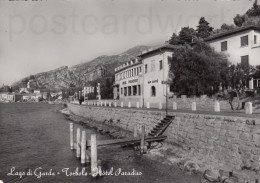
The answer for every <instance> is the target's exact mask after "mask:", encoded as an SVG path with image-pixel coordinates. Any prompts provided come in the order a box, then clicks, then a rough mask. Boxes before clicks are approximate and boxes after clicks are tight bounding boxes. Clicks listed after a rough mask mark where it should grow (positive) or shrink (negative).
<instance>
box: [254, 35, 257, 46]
mask: <svg viewBox="0 0 260 183" xmlns="http://www.w3.org/2000/svg"><path fill="white" fill-rule="evenodd" d="M254 44H257V36H256V35H254Z"/></svg>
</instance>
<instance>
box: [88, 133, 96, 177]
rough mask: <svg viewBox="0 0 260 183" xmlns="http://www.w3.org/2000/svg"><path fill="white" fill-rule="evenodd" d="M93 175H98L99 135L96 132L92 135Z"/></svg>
mask: <svg viewBox="0 0 260 183" xmlns="http://www.w3.org/2000/svg"><path fill="white" fill-rule="evenodd" d="M90 142H91V175H92V177H96V176H97V171H98V169H97V136H96V134H92V135H91V140H90Z"/></svg>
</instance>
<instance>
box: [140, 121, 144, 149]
mask: <svg viewBox="0 0 260 183" xmlns="http://www.w3.org/2000/svg"><path fill="white" fill-rule="evenodd" d="M144 137H145V126H144V125H142V134H141V148H140V150H141V153H144Z"/></svg>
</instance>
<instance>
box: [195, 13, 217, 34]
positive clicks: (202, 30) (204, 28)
mask: <svg viewBox="0 0 260 183" xmlns="http://www.w3.org/2000/svg"><path fill="white" fill-rule="evenodd" d="M196 31H197V36H198V37H200V38H203V39H205V38H207V37H209V36H210V34H211V33H212V31H213V27H211V26H209V23H208V22H207V21H206V20H205V18H204V17H201V18H200V20H199V25H198V26H197V29H196Z"/></svg>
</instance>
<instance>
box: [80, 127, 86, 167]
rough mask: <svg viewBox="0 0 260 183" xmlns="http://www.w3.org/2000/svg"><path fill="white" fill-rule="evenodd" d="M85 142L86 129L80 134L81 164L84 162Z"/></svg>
mask: <svg viewBox="0 0 260 183" xmlns="http://www.w3.org/2000/svg"><path fill="white" fill-rule="evenodd" d="M86 144H87V137H86V131H82V136H81V164H85V163H86Z"/></svg>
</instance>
